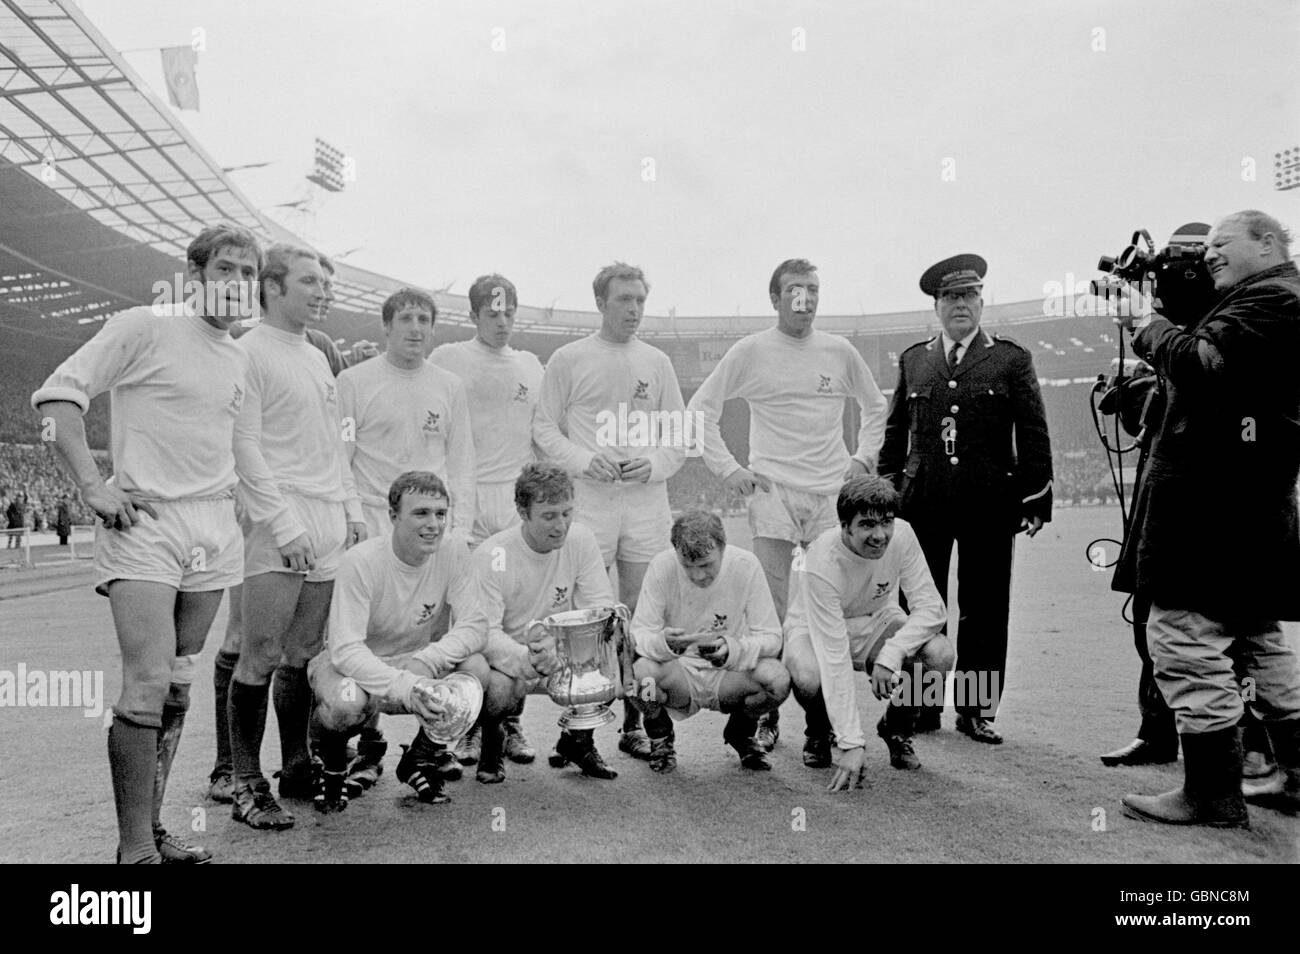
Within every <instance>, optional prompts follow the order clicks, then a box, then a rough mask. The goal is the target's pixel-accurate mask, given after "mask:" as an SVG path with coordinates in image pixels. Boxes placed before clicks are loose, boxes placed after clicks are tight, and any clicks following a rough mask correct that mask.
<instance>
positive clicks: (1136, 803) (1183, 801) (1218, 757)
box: [1124, 726, 1250, 828]
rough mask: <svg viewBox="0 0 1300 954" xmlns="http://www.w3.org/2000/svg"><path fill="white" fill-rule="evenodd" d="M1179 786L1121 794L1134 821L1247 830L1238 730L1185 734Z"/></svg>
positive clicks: (1247, 822)
mask: <svg viewBox="0 0 1300 954" xmlns="http://www.w3.org/2000/svg"><path fill="white" fill-rule="evenodd" d="M1181 739H1182V744H1183V773H1184V777H1183V786H1182V788H1176V789H1174V790H1172V791H1169V792H1165V793H1164V794H1163V795H1125V796H1124V809H1125V811H1126V812H1127V813H1128V814H1130V815H1132V816H1133V817H1135V818H1140V819H1142V820H1144V821H1155V822H1162V823H1164V824H1166V825H1207V826H1209V827H1211V828H1249V827H1250V821H1249V819H1248V817H1247V815H1246V801H1245V799H1244V798H1243V797H1242V794H1241V760H1242V752H1241V735H1240V732H1239V730H1238V728H1237V727H1236V726H1233V727H1232V728H1230V729H1220V730H1219V731H1217V732H1200V733H1190V732H1189V733H1184V734H1182V735H1181Z"/></svg>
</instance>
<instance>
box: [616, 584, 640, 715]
mask: <svg viewBox="0 0 1300 954" xmlns="http://www.w3.org/2000/svg"><path fill="white" fill-rule="evenodd" d="M631 620H632V614H631V613H630V612H628V608H627V606H625V605H624V604H622V603H615V604H614V638H615V640H616V642H615V648H616V651H617V653H618V669H619V678H618V697H619V698H626V697H627V693H626V692H625V691H624V689H623V687H624V686H625V685H627V683H628V681H629V680H631V679H633V678H634V675H635V673H634V672H633V670H632V664H633V662H635V661H636V652H635V650H634V648H633V646H632V628H631Z"/></svg>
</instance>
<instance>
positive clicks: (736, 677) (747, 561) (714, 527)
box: [632, 510, 790, 772]
mask: <svg viewBox="0 0 1300 954" xmlns="http://www.w3.org/2000/svg"><path fill="white" fill-rule="evenodd" d="M671 539H672V549H669V550H665V551H664V552H663V553H660V554H659V555H658V556H656V557H655V558H654V559H653V560H651V561H650V569H649V570H648V571H647V572H646V575H645V582H644V583H643V584H642V586H641V598H640V600H639V602H638V603H637V608H636V616H635V617H634V618H633V620H632V635H633V638H634V639H635V640H636V649H637V654H638V655H639V656H640V658H639V659H637V661H636V664H635V672H636V679H637V683H638V684H640V683H641V681H642V680H643V679H653V680H654V682H655V686H656V700H655V701H654V702H651V703H647V704H646V720H645V724H646V731H647V733H648V734H649V736H650V745H651V748H652V749H653V752H652V754H651V757H650V768H651V769H653V770H654V771H656V772H671V771H672V770H673V769H674V768H676V767H677V755H676V753H675V752H674V751H673V741H674V738H675V735H674V732H673V726H672V720H673V719H685V718H687V717H688V716H692V715H694V714H695V713H696V712H698V711H699V710H700V709H715V710H717V711H719V712H727V713H730V714H731V718H729V719H728V720H727V727H726V729H725V730H723V733H722V738H723V740H724V741H726V743H727V744H728V745H730V746H731V747H732V748H733V749H735V750H736V753H737V754H738V755H739V756H740V764H741V765H743V766H744V767H745V768H747V769H755V770H757V771H768V770H770V769H771V768H772V764H771V763H770V762H769V761H768V760H767V754H766V752H765V751H764V749H763V746H761V745H760V744H759V743H758V742H757V741H756V740H755V739H754V730H755V727H756V725H757V722H758V719H759V718H760V717H761V716H763V715H764V714H765V713H768V712H772V711H774V710H775V709H776V707H777V706H779V705H780V704H781V703H782V702H784V701H785V698H786V696H788V695H789V694H790V676H789V674H788V673H787V672H786V670H785V667H784V666H782V665H781V661H780V656H781V623H780V621H779V620H778V619H777V616H776V607H775V606H774V605H773V604H772V594H771V592H770V591H769V590H768V587H767V581H766V580H765V579H764V578H763V567H762V565H761V564H760V563H759V562H758V558H757V557H756V556H754V554H752V553H750V552H749V551H748V550H742V549H741V548H740V547H729V546H727V535H726V531H724V530H723V527H722V521H721V520H719V519H718V518H717V517H716V516H715V515H714V514H711V513H708V512H707V511H704V510H692V511H689V512H687V513H685V514H683V515H682V516H680V517H678V518H677V520H676V521H674V522H673V528H672V533H671Z"/></svg>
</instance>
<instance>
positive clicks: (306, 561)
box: [280, 533, 316, 573]
mask: <svg viewBox="0 0 1300 954" xmlns="http://www.w3.org/2000/svg"><path fill="white" fill-rule="evenodd" d="M280 560H281V562H283V563H284V565H285V566H287V567H288V568H289V569H291V570H293V572H295V573H306V572H307V571H308V570H310V569H312V568H313V567H314V566H316V553H315V551H314V550H313V549H312V545H311V540H310V539H309V538H308V537H307V534H305V533H300V534H298V536H296V537H294V538H293V539H292V540H290V541H289V542H288V543H286V544H285V545H284V546H282V547H280Z"/></svg>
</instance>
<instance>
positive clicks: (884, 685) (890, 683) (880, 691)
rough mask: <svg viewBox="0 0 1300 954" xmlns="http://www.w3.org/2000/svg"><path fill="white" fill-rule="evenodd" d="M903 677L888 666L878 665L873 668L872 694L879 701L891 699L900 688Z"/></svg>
mask: <svg viewBox="0 0 1300 954" xmlns="http://www.w3.org/2000/svg"><path fill="white" fill-rule="evenodd" d="M900 680H901V677H900V676H899V675H898V673H896V672H894V670H892V669H890V668H889V667H888V666H882V665H880V663H876V664H875V665H874V666H872V667H871V694H872V695H874V696H875V697H876V698H877V699H889V698H891V697H892V696H893V695H894V690H895V689H897V688H898V683H899V682H900Z"/></svg>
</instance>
